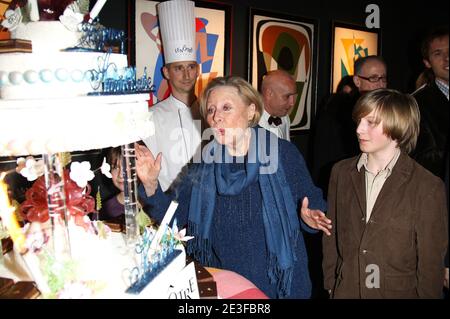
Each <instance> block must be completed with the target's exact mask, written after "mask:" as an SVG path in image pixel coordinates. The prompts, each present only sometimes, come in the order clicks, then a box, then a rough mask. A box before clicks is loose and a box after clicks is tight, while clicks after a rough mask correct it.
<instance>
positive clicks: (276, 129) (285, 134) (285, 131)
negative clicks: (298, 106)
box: [259, 110, 291, 141]
mask: <svg viewBox="0 0 450 319" xmlns="http://www.w3.org/2000/svg"><path fill="white" fill-rule="evenodd" d="M269 117H270V114H269V113H267V112H266V110H264V112H263V114H262V115H261V118H260V119H259V126H261V127H264V128H265V129H266V130H269V131H271V132H272V133H274V134H275V135H276V136H278V137H279V138H282V139H285V140H288V141H290V140H291V137H290V136H289V130H290V128H291V120H290V119H289V116H287V115H286V116H283V117H281V124H280V125H278V126H276V125H274V124H271V125H269V122H268V120H269Z"/></svg>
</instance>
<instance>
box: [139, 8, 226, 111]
mask: <svg viewBox="0 0 450 319" xmlns="http://www.w3.org/2000/svg"><path fill="white" fill-rule="evenodd" d="M158 3H159V2H157V1H144V0H137V1H136V7H135V8H136V12H135V14H136V41H135V42H136V75H137V76H139V77H140V76H142V75H143V74H144V72H145V73H146V75H147V76H150V77H151V78H152V83H153V85H154V89H155V92H154V100H153V102H154V103H156V102H158V101H161V100H164V99H165V98H166V97H168V96H169V95H170V88H169V85H168V83H167V81H166V80H165V79H164V76H163V74H162V71H161V69H162V67H163V66H164V56H163V54H162V50H161V49H162V48H161V38H160V34H159V26H158V16H157V9H156V5H157V4H158ZM195 6H196V7H195V16H196V19H195V26H196V32H197V36H196V47H197V63H198V64H199V77H198V79H197V84H196V87H195V92H196V95H197V96H199V95H200V93H201V91H202V90H203V88H204V87H205V86H206V85H207V84H208V82H209V81H211V80H212V79H214V78H215V77H218V76H223V75H224V70H225V23H226V16H225V14H226V12H225V11H224V10H219V9H214V8H203V7H200V6H198V3H197V2H196V4H195Z"/></svg>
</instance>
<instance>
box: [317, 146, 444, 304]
mask: <svg viewBox="0 0 450 319" xmlns="http://www.w3.org/2000/svg"><path fill="white" fill-rule="evenodd" d="M357 161H358V157H354V158H351V159H347V160H343V161H341V162H339V163H337V164H336V165H335V166H334V167H333V170H332V173H331V178H330V184H329V190H328V214H327V215H328V217H329V218H330V219H331V220H332V222H333V226H334V227H333V231H332V235H331V236H329V237H328V236H324V237H323V271H324V286H325V289H327V290H331V297H332V298H441V294H442V287H443V279H444V255H445V252H446V250H447V245H448V229H447V228H448V226H447V218H448V212H447V206H446V205H447V204H446V195H445V188H444V184H443V182H442V181H441V180H440V179H439V178H438V177H436V176H434V175H433V174H431V173H430V172H428V171H427V170H425V169H424V168H423V167H422V166H420V165H419V164H417V163H416V162H415V161H414V160H412V159H411V158H410V157H409V156H408V155H406V154H404V153H402V154H401V155H400V157H399V159H398V161H397V163H396V164H395V166H394V167H393V170H392V173H391V175H390V176H389V177H388V179H387V180H386V182H385V183H384V185H383V188H382V189H381V191H380V194H379V195H378V198H377V200H376V202H375V205H374V207H373V210H372V214H371V217H370V219H369V221H368V222H367V223H366V221H365V216H366V194H365V175H364V174H365V173H364V169H361V170H360V171H359V172H358V170H357Z"/></svg>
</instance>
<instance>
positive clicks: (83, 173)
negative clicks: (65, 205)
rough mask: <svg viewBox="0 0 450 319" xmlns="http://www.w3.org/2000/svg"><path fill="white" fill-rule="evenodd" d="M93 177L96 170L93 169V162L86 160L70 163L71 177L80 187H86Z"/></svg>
mask: <svg viewBox="0 0 450 319" xmlns="http://www.w3.org/2000/svg"><path fill="white" fill-rule="evenodd" d="M93 178H94V172H92V171H91V163H89V162H87V161H84V162H81V163H80V162H72V164H70V179H71V180H73V181H74V182H75V183H77V185H78V186H79V187H81V188H84V187H86V185H87V183H88V181H91V180H92V179H93Z"/></svg>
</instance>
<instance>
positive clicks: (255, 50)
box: [250, 9, 317, 131]
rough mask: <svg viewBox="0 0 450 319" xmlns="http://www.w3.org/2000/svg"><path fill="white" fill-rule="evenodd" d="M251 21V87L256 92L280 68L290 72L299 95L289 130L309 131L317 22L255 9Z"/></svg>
mask: <svg viewBox="0 0 450 319" xmlns="http://www.w3.org/2000/svg"><path fill="white" fill-rule="evenodd" d="M251 18H252V21H251V25H252V40H251V46H252V47H251V62H250V80H251V83H252V85H253V86H254V87H255V88H257V89H258V90H259V89H260V86H261V81H262V78H263V76H264V75H265V74H266V73H267V72H268V71H272V70H278V69H283V70H285V71H287V72H288V73H290V74H291V75H292V76H293V78H294V79H295V81H296V83H297V93H298V95H297V101H296V103H295V106H294V107H293V109H292V111H291V113H290V115H289V116H290V120H291V131H298V130H306V129H309V128H310V125H311V112H312V110H313V104H314V102H315V85H314V83H315V77H316V75H315V69H316V64H317V63H316V60H317V56H316V49H315V48H316V41H317V39H316V29H317V23H316V22H315V21H314V20H310V19H304V18H298V17H291V16H285V15H279V14H277V15H273V14H271V13H268V12H264V11H262V10H257V9H252V10H251Z"/></svg>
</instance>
